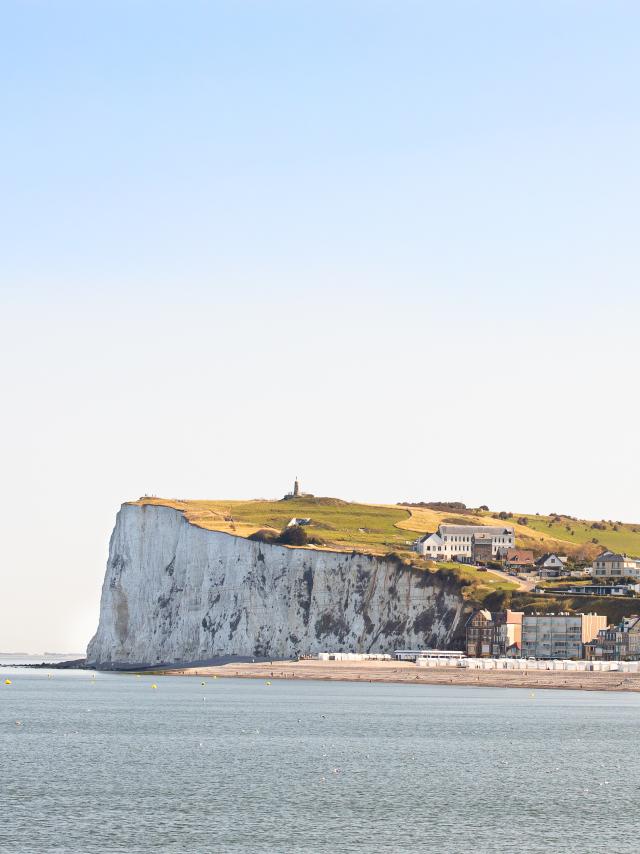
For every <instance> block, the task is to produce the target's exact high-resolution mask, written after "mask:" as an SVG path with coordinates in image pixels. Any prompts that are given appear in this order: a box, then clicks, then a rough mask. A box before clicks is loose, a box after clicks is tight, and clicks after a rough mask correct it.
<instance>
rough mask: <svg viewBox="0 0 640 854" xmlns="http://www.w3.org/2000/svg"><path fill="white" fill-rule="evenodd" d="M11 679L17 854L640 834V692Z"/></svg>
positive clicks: (638, 838) (323, 847) (517, 847)
mask: <svg viewBox="0 0 640 854" xmlns="http://www.w3.org/2000/svg"><path fill="white" fill-rule="evenodd" d="M0 675H1V679H2V683H4V680H5V679H7V678H9V679H10V680H11V682H12V684H11V685H8V686H7V685H4V684H0V816H1V821H0V851H1V852H2V853H3V854H4V853H5V852H11V854H23V852H24V854H32V852H33V854H37V852H73V854H76V852H77V854H93V852H96V854H98V852H100V854H108V852H127V854H137V852H149V851H153V852H180V853H181V854H182V852H254V853H255V854H260V852H279V854H280V852H281V853H282V854H288V852H292V854H293V852H296V853H297V852H300V853H301V852H331V854H334V852H351V851H354V852H361V853H362V854H368V852H371V853H372V854H373V852H383V851H384V852H416V851H420V852H421V851H425V852H442V854H454V852H471V851H473V852H512V851H518V852H519V854H529V852H543V851H544V852H565V853H566V854H569V853H570V852H603V851H606V852H616V854H620V852H637V851H638V850H640V818H639V815H640V810H639V796H640V770H639V762H638V759H639V755H638V746H639V745H638V742H639V737H638V733H639V724H640V696H636V695H633V694H623V693H615V694H614V693H591V692H577V691H575V692H574V691H536V692H535V693H533V694H532V692H531V691H529V690H520V689H504V690H502V689H483V688H464V687H438V686H428V685H392V684H369V683H364V684H353V683H347V682H342V683H327V682H310V681H309V682H305V681H297V680H295V681H293V680H292V681H276V680H274V681H273V682H272V684H271V685H268V684H266V682H264V681H262V680H258V681H256V680H242V679H215V680H214V679H212V678H205V679H200V678H185V677H169V676H164V677H163V676H151V675H143V676H141V677H136V676H135V675H129V674H127V675H124V674H104V673H98V674H95V675H93V674H91V673H90V672H88V671H71V672H65V671H34V670H26V669H19V668H15V669H12V670H9V669H7V668H4V669H2V670H0ZM202 682H204V684H201V683H202ZM153 684H155V685H157V688H153V687H152V685H153ZM18 722H19V723H18Z"/></svg>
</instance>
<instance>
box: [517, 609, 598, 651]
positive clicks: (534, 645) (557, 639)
mask: <svg viewBox="0 0 640 854" xmlns="http://www.w3.org/2000/svg"><path fill="white" fill-rule="evenodd" d="M606 627H607V618H606V617H604V616H601V615H600V614H525V615H524V617H523V618H522V655H523V657H526V658H529V657H533V658H561V659H564V658H572V659H579V658H582V657H583V644H586V643H588V642H589V641H591V640H592V639H593V638H595V637H596V635H597V634H598V632H599V631H600V630H601V629H606Z"/></svg>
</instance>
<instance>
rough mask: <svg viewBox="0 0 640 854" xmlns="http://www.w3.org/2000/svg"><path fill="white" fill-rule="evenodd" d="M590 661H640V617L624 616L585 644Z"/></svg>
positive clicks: (586, 655) (586, 654) (586, 656)
mask: <svg viewBox="0 0 640 854" xmlns="http://www.w3.org/2000/svg"><path fill="white" fill-rule="evenodd" d="M585 658H587V659H588V660H589V661H640V617H639V616H638V615H637V614H634V615H633V616H631V617H623V619H622V620H621V621H620V622H619V623H618V624H617V625H612V626H606V627H605V628H603V629H600V630H599V631H598V634H597V635H596V636H595V638H593V640H591V641H589V643H587V644H585Z"/></svg>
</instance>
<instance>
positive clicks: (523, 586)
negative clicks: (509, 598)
mask: <svg viewBox="0 0 640 854" xmlns="http://www.w3.org/2000/svg"><path fill="white" fill-rule="evenodd" d="M487 572H490V573H491V574H492V575H497V576H499V577H500V578H503V579H504V580H505V581H510V582H511V583H512V584H517V585H518V590H520V591H522V592H523V593H531V591H532V590H533V588H534V586H535V585H534V582H533V581H527V580H525V579H524V578H519V577H518V576H517V575H509V573H508V572H501V571H500V570H499V569H488V570H487Z"/></svg>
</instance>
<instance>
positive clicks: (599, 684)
mask: <svg viewBox="0 0 640 854" xmlns="http://www.w3.org/2000/svg"><path fill="white" fill-rule="evenodd" d="M163 672H164V673H169V674H171V675H175V676H200V677H202V676H207V677H211V676H216V677H219V678H236V679H265V680H272V679H317V680H322V681H328V682H331V681H346V682H398V683H405V684H412V685H471V686H476V687H484V688H556V689H562V690H568V689H570V690H576V691H640V673H615V672H613V673H606V672H571V671H569V672H567V671H553V670H549V671H547V670H537V671H529V672H526V671H524V672H523V671H517V670H480V671H479V670H467V669H465V668H459V667H438V668H423V667H416V665H415V664H413V663H411V662H399V661H316V660H309V661H277V662H276V661H274V662H273V664H270V663H268V662H266V663H259V664H224V665H221V666H219V667H188V668H183V669H171V670H165V671H163Z"/></svg>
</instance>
